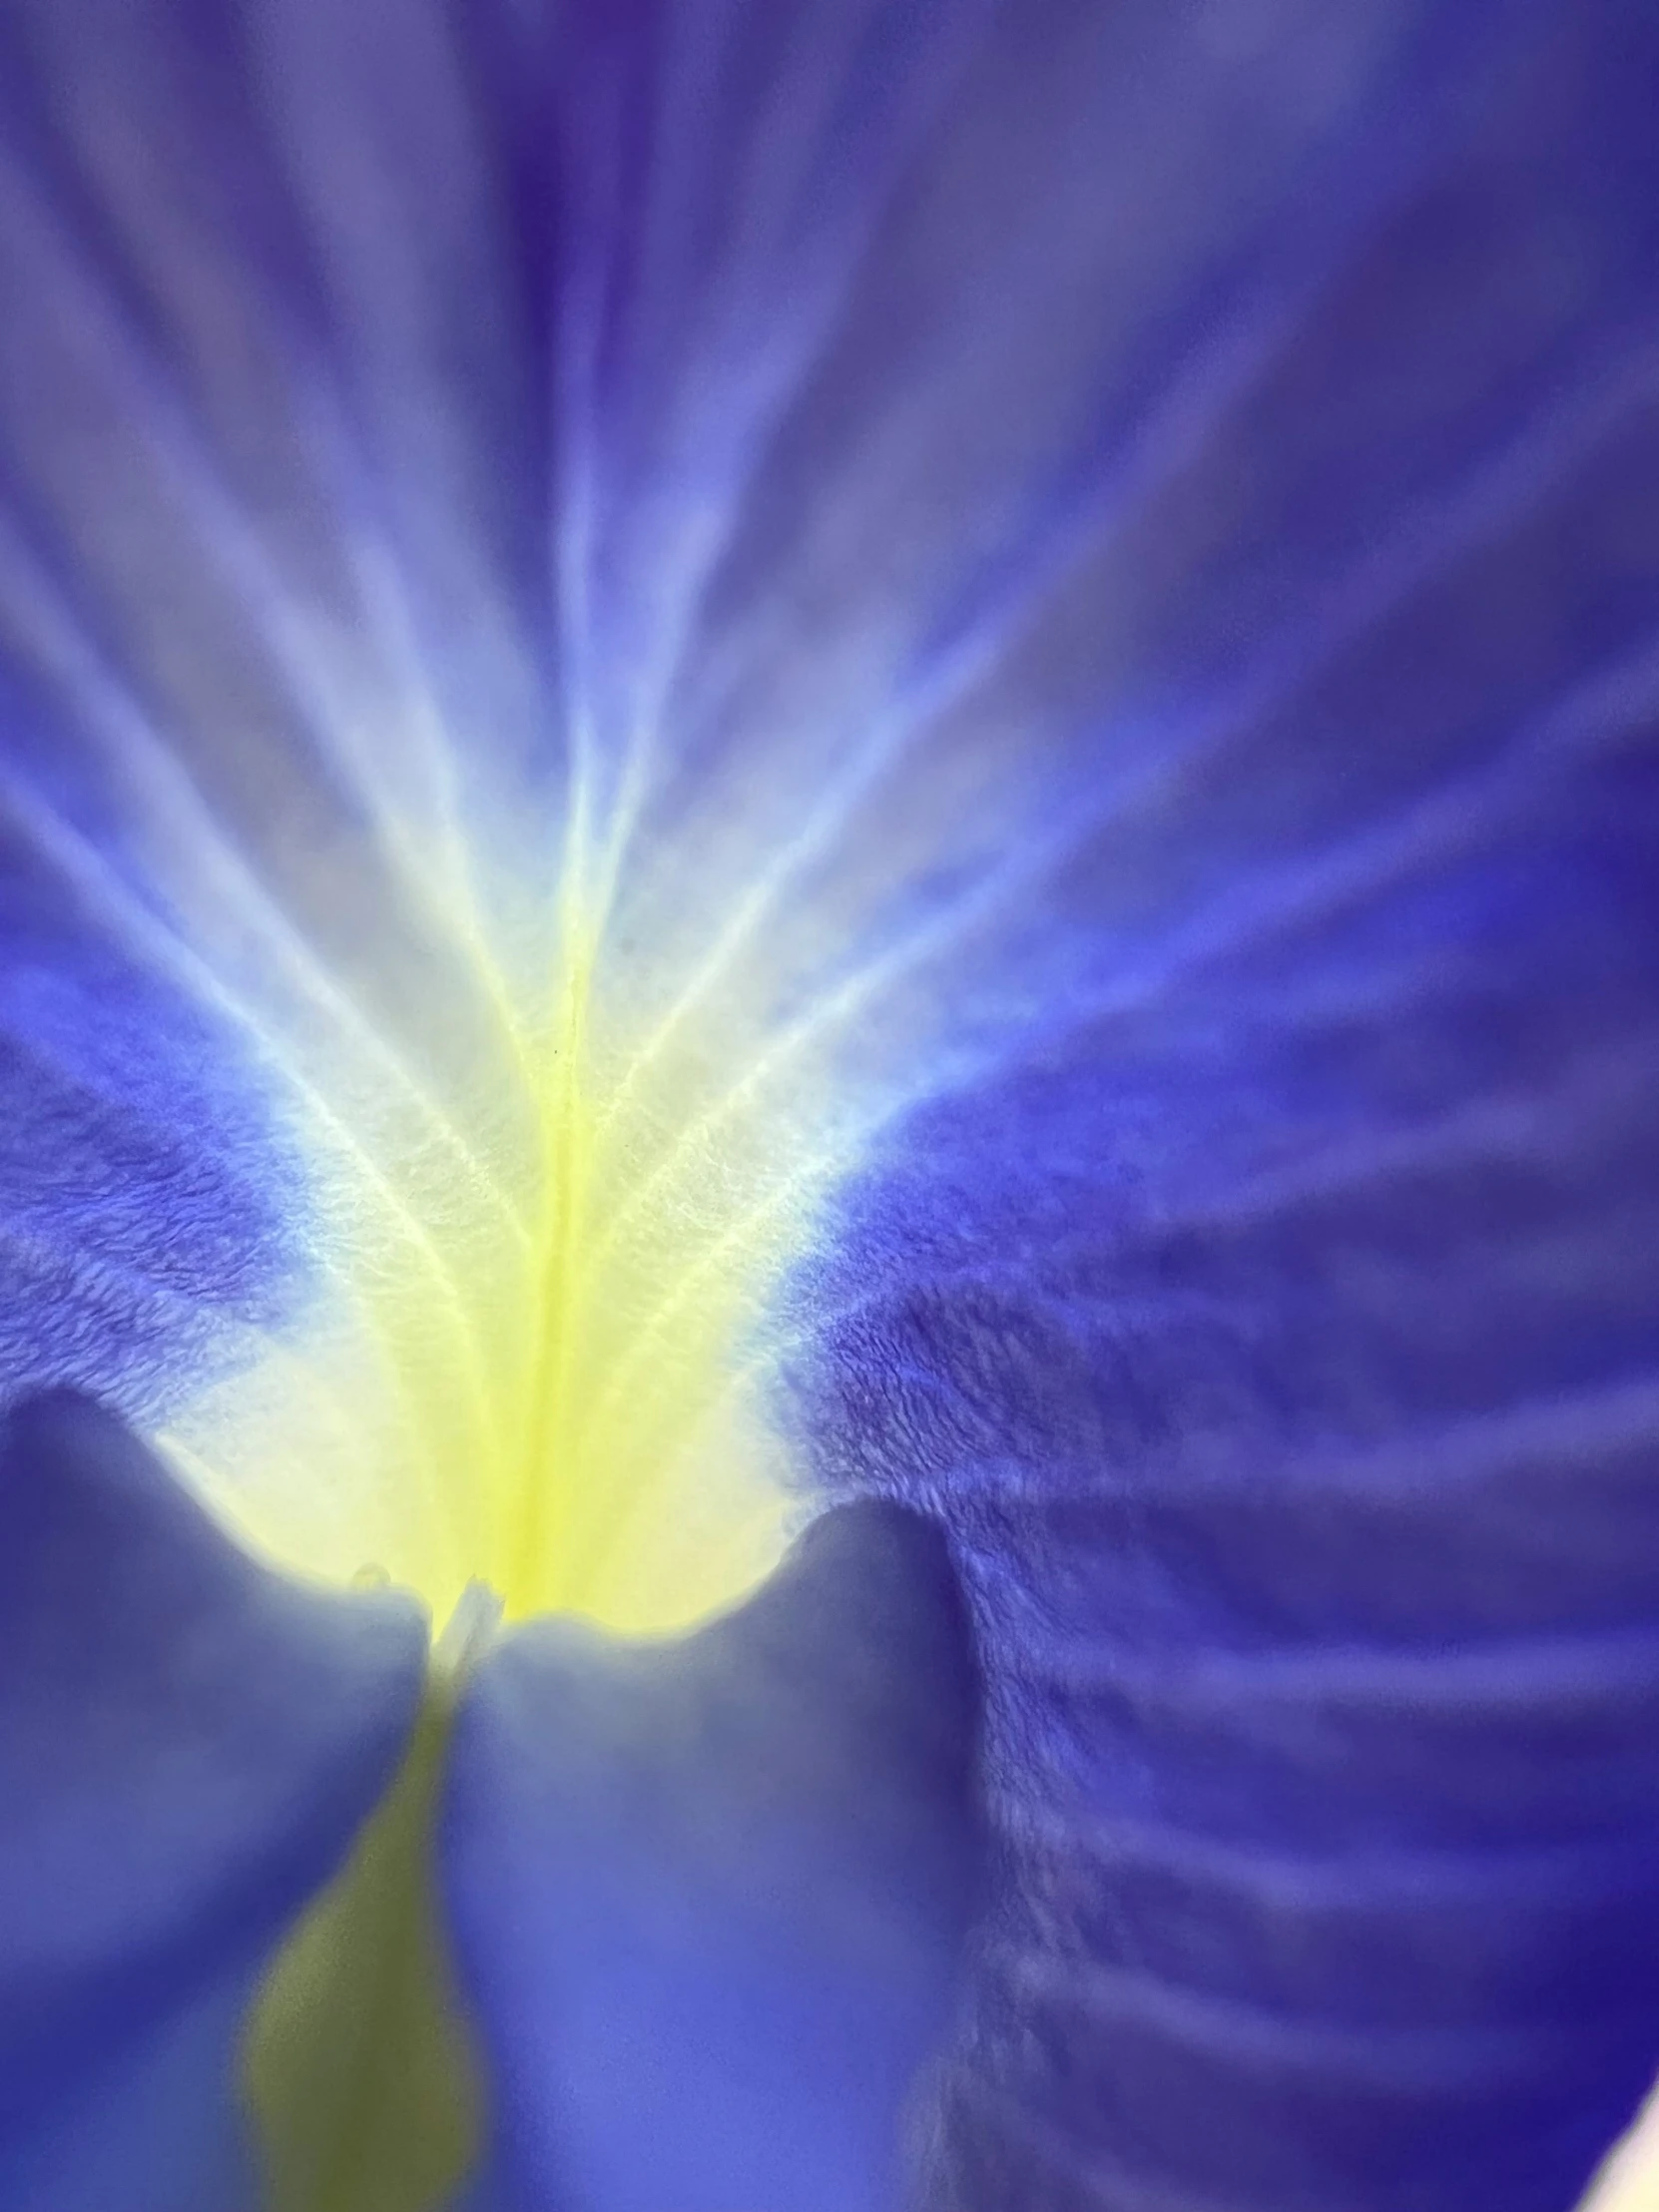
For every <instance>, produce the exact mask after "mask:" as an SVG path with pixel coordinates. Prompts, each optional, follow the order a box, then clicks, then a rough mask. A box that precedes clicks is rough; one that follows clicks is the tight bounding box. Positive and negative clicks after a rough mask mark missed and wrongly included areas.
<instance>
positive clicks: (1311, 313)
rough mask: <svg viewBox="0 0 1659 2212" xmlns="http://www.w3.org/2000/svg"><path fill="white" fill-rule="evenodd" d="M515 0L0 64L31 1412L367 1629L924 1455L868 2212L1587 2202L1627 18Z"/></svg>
mask: <svg viewBox="0 0 1659 2212" xmlns="http://www.w3.org/2000/svg"><path fill="white" fill-rule="evenodd" d="M86 5H87V6H89V7H90V6H92V5H93V0H86ZM557 13H558V23H557V25H556V26H555V25H553V24H551V23H549V22H543V21H542V19H541V17H540V16H539V14H538V11H537V10H536V9H535V8H533V7H529V8H519V7H512V8H508V7H506V6H505V5H496V4H494V0H483V4H481V5H479V6H478V7H476V8H471V7H469V8H467V9H465V10H456V9H453V8H446V7H444V6H441V5H439V4H438V0H354V4H353V6H352V7H351V8H349V9H347V10H326V9H322V8H319V7H317V6H316V5H315V4H314V0H266V4H263V5H262V6H261V7H259V8H258V9H255V10H249V11H243V12H241V13H239V12H237V11H230V12H228V13H226V14H225V16H224V20H223V22H221V23H220V25H219V28H218V29H217V30H216V31H215V32H214V34H213V36H212V37H209V36H207V35H206V34H205V33H204V32H203V30H202V26H201V25H200V24H198V23H196V22H195V20H194V18H193V19H192V20H191V22H190V23H189V24H188V25H187V22H186V19H185V16H186V11H184V10H183V9H182V8H180V7H179V6H178V5H177V0H138V4H136V5H133V6H123V7H119V8H118V7H113V6H112V7H111V8H110V9H109V10H108V12H107V16H106V15H104V14H100V17H99V20H100V23H101V25H102V27H103V29H102V35H101V36H100V37H99V38H97V39H84V38H83V39H80V40H76V39H75V38H74V37H73V35H72V33H71V32H70V31H69V30H68V29H66V27H65V24H66V20H67V19H66V15H65V11H64V10H63V9H62V8H61V6H59V5H58V4H57V0H18V4H16V5H14V6H12V7H11V8H10V9H9V10H8V11H7V13H6V16H5V19H4V21H3V22H0V289H3V290H4V292H5V294H6V296H8V297H12V296H15V297H20V298H28V299H30V300H33V301H37V302H39V303H40V311H39V312H38V313H32V314H30V315H27V316H22V317H16V318H11V319H9V320H8V322H7V326H6V328H5V329H4V331H3V332H0V497H3V509H4V513H3V517H0V647H3V651H4V656H5V660H4V666H3V668H0V683H3V685H4V689H3V691H0V716H3V717H4V747H3V752H0V899H3V900H4V906H3V908H0V920H3V921H4V923H5V925H6V927H7V929H8V931H9V932H10V936H9V943H10V944H11V945H12V946H14V947H15V948H16V950H15V956H14V957H11V958H9V959H8V961H7V962H6V963H4V964H3V965H0V1167H4V1168H5V1169H6V1171H7V1174H6V1191H7V1194H8V1195H7V1206H8V1209H9V1210H8V1212H7V1214H6V1216H5V1218H4V1222H3V1226H0V1271H3V1280H4V1282H5V1285H6V1287H7V1301H6V1310H5V1314H4V1316H3V1318H0V1360H3V1362H4V1372H5V1374H6V1376H7V1379H8V1380H18V1381H21V1380H30V1379H35V1378H36V1377H37V1376H38V1377H39V1379H42V1380H45V1379H48V1378H50V1379H55V1380H73V1381H77V1382H82V1383H87V1384H89V1385H91V1386H94V1387H97V1388H101V1389H104V1390H106V1391H107V1392H109V1393H111V1394H113V1395H114V1396H115V1397H116V1398H117V1399H118V1400H119V1401H120V1402H121V1403H123V1404H124V1405H125V1406H127V1407H128V1408H129V1409H130V1410H132V1411H133V1412H134V1413H135V1414H137V1415H138V1416H139V1417H140V1418H141V1419H142V1421H143V1422H144V1424H145V1425H146V1426H147V1428H148V1429H149V1430H150V1432H151V1433H153V1434H159V1435H161V1436H162V1437H163V1438H164V1439H165V1440H167V1441H168V1442H169V1443H170V1444H171V1445H172V1447H173V1448H174V1450H175V1452H176V1456H177V1459H178V1463H179V1464H180V1466H181V1467H182V1468H183V1469H185V1470H186V1472H187V1473H188V1475H189V1477H190V1478H191V1479H192V1480H193V1481H195V1482H197V1483H198V1484H199V1485H200V1486H202V1487H203V1488H204V1489H205V1490H207V1491H208V1492H209V1493H211V1494H212V1496H213V1497H214V1498H215V1500H216V1501H217V1502H218V1504H219V1505H220V1506H221V1507H222V1508H223V1509H224V1510H226V1511H227V1512H229V1513H230V1514H231V1515H232V1516H233V1517H234V1518H236V1519H237V1520H238V1522H239V1524H240V1525H242V1526H243V1527H245V1528H247V1529H248V1530H250V1531H252V1532H253V1533H254V1534H255V1535H256V1536H257V1537H259V1538H260V1539H261V1540H263V1541H264V1542H265V1543H266V1544H267V1545H268V1546H270V1547H271V1548H273V1549H274V1550H275V1551H277V1553H278V1554H279V1555H280V1556H281V1557H283V1558H284V1559H286V1560H288V1561H290V1562H292V1563H296V1564H299V1565H302V1566H306V1567H309V1568H312V1569H315V1570H319V1571H322V1572H324V1573H327V1574H329V1575H331V1576H334V1577H336V1578H348V1577H349V1576H350V1575H351V1574H352V1573H353V1572H354V1571H355V1570H356V1569H358V1568H359V1567H362V1566H374V1567H379V1568H384V1569H386V1570H387V1571H389V1572H390V1573H391V1574H392V1575H394V1576H395V1577H397V1578H399V1579H403V1580H407V1581H410V1582H412V1583H414V1584H415V1585H416V1586H417V1587H419V1588H420V1589H422V1590H423V1591H425V1592H426V1593H427V1595H428V1597H429V1598H430V1599H431V1601H432V1602H433V1604H434V1606H435V1608H436V1609H437V1610H438V1611H439V1612H443V1611H444V1610H446V1609H447V1608H448V1606H449V1605H450V1604H451V1603H452V1602H453V1600H454V1599H455V1597H456V1595H457V1594H458V1592H459V1590H460V1589H461V1587H462V1585H463V1584H464V1583H465V1582H466V1580H467V1579H468V1578H470V1577H473V1576H480V1577H482V1578H484V1579H486V1580H488V1581H490V1582H492V1583H494V1584H495V1585H496V1586H497V1587H498V1588H499V1589H500V1590H501V1591H502V1592H503V1593H504V1594H505V1596H506V1598H507V1601H508V1604H509V1607H510V1609H511V1610H512V1611H514V1612H516V1613H523V1612H527V1611H532V1610H535V1609H537V1608H541V1607H549V1606H552V1607H558V1606H570V1607H574V1608H576V1609H579V1610H584V1611H587V1612H589V1613H590V1614H593V1615H595V1616H597V1617H599V1618H600V1619H602V1620H605V1621H608V1622H610V1623H612V1624H613V1625H616V1626H620V1627H623V1628H628V1629H640V1630H652V1629H663V1628H668V1627H671V1626H673V1625H675V1624H677V1623H679V1622H683V1621H688V1620H690V1619H693V1618H696V1617H697V1616H699V1615H700V1614H702V1613H705V1612H707V1611H709V1610H710V1609H712V1608H715V1607H718V1606H719V1605H721V1604H722V1603H724V1602H725V1601H726V1600H728V1599H730V1598H733V1597H735V1596H737V1595H738V1594H739V1593H740V1592H741V1591H742V1590H743V1589H744V1588H745V1587H746V1586H747V1585H748V1584H749V1583H750V1582H752V1581H753V1580H754V1579H755V1578H756V1577H757V1576H758V1575H760V1574H761V1573H763V1572H764V1571H765V1569H766V1567H767V1566H768V1564H769V1563H770V1562H771V1561H772V1560H773V1559H774V1558H775V1557H776V1556H777V1554H778V1551H779V1547H780V1545H781V1543H782V1542H783V1540H784V1537H785V1534H786V1531H787V1529H788V1527H789V1525H790V1523H791V1521H792V1519H793V1518H794V1517H795V1516H796V1515H797V1514H799V1513H804V1512H806V1511H808V1510H810V1509H811V1508H812V1506H813V1505H814V1503H815V1502H816V1501H821V1500H822V1499H823V1498H824V1497H826V1496H830V1495H836V1494H841V1493H845V1492H849V1491H851V1492H856V1491H869V1490H876V1491H883V1492H888V1493H891V1494H895V1495H898V1496H900V1497H902V1498H904V1499H905V1500H907V1501H908V1502H910V1503H912V1504H918V1505H920V1506H921V1507H923V1508H924V1509H925V1510H926V1511H928V1512H930V1513H932V1514H934V1515H936V1516H937V1517H938V1518H939V1519H940V1520H942V1521H943V1523H944V1524H945V1525H946V1527H947V1528H948V1530H949V1531H950V1534H951V1537H952V1541H953V1544H954V1546H955V1549H956V1553H957V1556H958V1558H959V1561H960V1563H961V1565H962V1568H963V1571H964V1574H965V1576H966V1578H967V1580H968V1582H969V1585H970V1587H971V1592H972V1598H973V1604H974V1608H975V1618H976V1626H977V1634H978V1638H979V1646H980V1652H981V1657H982V1660H983V1664H984V1669H985V1676H986V1689H987V1698H988V1711H989V1715H990V1721H989V1731H990V1733H989V1740H988V1744H987V1748H986V1776H985V1786H986V1791H987V1795H988V1798H989V1802H990V1805H991V1809H992V1813H993V1816H994V1819H995V1821H996V1823H997V1825H998V1828H999V1831H1000V1835H1001V1840H1002V1844H1003V1846H1004V1850H1003V1866H1004V1871H1005V1877H1006V1879H1005V1884H1004V1888H1003V1891H1002V1893H1001V1895H1000V1896H999V1899H998V1903H997V1906H996V1910H995V1913H994V1915H993V1917H992V1925H991V1926H990V1928H989V1929H988V1930H987V1932H986V1937H985V1942H984V1945H983V1952H982V1957H981V1962H980V1968H979V1971H978V1974H977V1977H976V1979H975V1981H974V1983H973V1986H972V1988H971V1989H970V1991H969V1993H968V1998H967V2001H966V2004H965V2008H964V2016H963V2023H962V2031H961V2036H960V2040H959V2045H958V2047H957V2048H956V2050H955V2051H954V2053H953V2054H952V2057H951V2059H950V2062H949V2064H948V2066H947V2067H946V2068H945V2069H944V2072H943V2075H942V2084H941V2087H940V2089H939V2094H938V2098H937V2109H936V2111H935V2112H934V2113H933V2114H932V2120H933V2121H934V2122H936V2124H934V2125H930V2126H929V2127H927V2128H924V2129H923V2131H922V2133H923V2135H924V2136H925V2139H926V2141H927V2142H928V2143H929V2144H931V2146H932V2148H931V2151H930V2152H929V2157H930V2159H931V2166H930V2170H929V2172H928V2173H927V2174H926V2175H925V2176H924V2178H923V2186H922V2193H921V2201H922V2202H924V2203H926V2204H927V2205H928V2207H929V2212H1006V2208H1007V2207H1008V2206H1009V2205H1018V2206H1019V2207H1020V2208H1021V2212H1083V2208H1085V2207H1087V2208H1088V2212H1569V2208H1570V2206H1571V2205H1572V2204H1573V2203H1574V2201H1575V2200H1576V2197H1577V2195H1578V2193H1579V2192H1580V2190H1581V2188H1582V2185H1583V2183H1584V2180H1585V2178H1586V2176H1587V2175H1588V2173H1589V2171H1590V2169H1591V2167H1592V2166H1593V2164H1594V2162H1595V2159H1596V2158H1597V2156H1598V2155H1599V2153H1600V2151H1601V2150H1602V2149H1603V2148H1604V2147H1605V2146H1606V2144H1607V2142H1608V2140H1609V2138H1610V2137H1611V2135H1612V2134H1613V2133H1614V2132H1615V2131H1616V2130H1617V2128H1618V2127H1619V2126H1620V2124H1621V2123H1622V2121H1623V2120H1624V2119H1625V2118H1626V2117H1627V2116H1628V2114H1629V2113H1630V2111H1631V2109H1632V2108H1633V2106H1634V2104H1635V2102H1636V2099H1637V2097H1638V2094H1639V2093H1640V2091H1641V2089H1642V2088H1643V2087H1644V2085H1645V2084H1646V2082H1647V2081H1649V2080H1650V2079H1651V2077H1652V2075H1653V2073H1654V2071H1655V2069H1656V2068H1659V1996H1656V1991H1659V1945H1656V1942H1655V1936H1654V1933H1653V1932H1654V1930H1655V1928H1659V1818H1656V1815H1655V1812H1654V1808H1655V1806H1659V1754H1656V1752H1655V1748H1654V1747H1655V1744H1656V1743H1659V1728H1656V1724H1655V1716H1656V1714H1659V1645H1656V1641H1655V1639H1656V1637H1659V1568H1656V1565H1655V1562H1656V1561H1659V1526H1656V1525H1655V1523H1656V1507H1655V1499H1656V1497H1659V1482H1656V1480H1655V1467H1656V1459H1655V1453H1656V1450H1659V1414H1656V1411H1655V1393H1656V1392H1659V1371H1656V1366H1655V1347H1656V1346H1659V1263H1656V1259H1655V1255H1656V1254H1659V1116H1656V1115H1655V1113H1654V1110H1653V1101H1654V1098H1655V1095H1656V1088H1659V904H1656V899H1659V890H1656V886H1659V137H1656V135H1655V133H1654V131H1653V128H1652V114H1651V107H1652V89H1651V88H1652V86H1653V84H1654V83H1656V82H1659V21H1656V20H1655V19H1654V17H1653V12H1652V9H1651V7H1649V6H1648V5H1646V0H1570V4H1569V0H1477V4H1473V5H1466V4H1462V0H1357V4H1353V5H1348V6H1345V7H1342V8H1332V7H1330V6H1329V5H1327V4H1325V0H1271V4H1269V0H1262V4H1259V5H1256V4H1253V5H1248V6H1247V5H1218V6H1197V5H1195V6H1190V7H1181V8H1171V7H1169V6H1168V5H1166V4H1165V0H1110V4H1108V5H1100V6H1090V7H1078V6H1077V5H1075V4H1074V0H952V4H951V5H948V6H942V7H937V8H931V9H927V8H922V9H918V8H915V7H912V6H908V5H902V4H900V0H781V4H780V5H779V6H777V7H771V6H769V7H767V8H746V7H744V6H741V5H736V4H731V0H652V4H651V5H649V6H640V7H629V8H619V7H615V6H612V5H610V4H609V0H575V4H574V5H573V6H571V7H569V8H565V9H562V10H560V11H557ZM393 53H395V54H396V55H397V56H398V57H399V59H398V66H397V67H396V68H388V67H387V66H386V56H387V55H388V54H393ZM14 1168H15V1169H16V1172H15V1173H13V1172H12V1170H13V1169H14ZM14 1190H15V1191H16V1192H18V1193H20V1194H23V1195H20V1196H18V1197H17V1198H16V1199H15V1200H14V1199H13V1197H12V1196H11V1193H12V1192H13V1191H14ZM37 1312H38V1314H39V1317H40V1318H39V1321H38V1326H33V1325H32V1322H31V1321H30V1320H28V1319H26V1318H25V1317H32V1316H34V1315H35V1314H36V1313H37ZM14 1317H16V1318H14Z"/></svg>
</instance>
